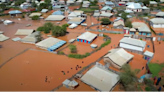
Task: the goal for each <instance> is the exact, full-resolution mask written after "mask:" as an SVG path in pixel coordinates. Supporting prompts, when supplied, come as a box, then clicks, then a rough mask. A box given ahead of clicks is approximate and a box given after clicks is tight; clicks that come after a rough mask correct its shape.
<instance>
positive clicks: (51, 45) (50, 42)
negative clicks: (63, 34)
mask: <svg viewBox="0 0 164 92" xmlns="http://www.w3.org/2000/svg"><path fill="white" fill-rule="evenodd" d="M65 43H66V41H63V40H60V39H57V38H53V37H49V38H47V39H45V40H42V41H40V42H38V43H36V44H35V45H36V46H37V47H39V48H41V49H45V50H48V51H54V50H56V49H58V48H59V47H61V46H62V45H64V44H65Z"/></svg>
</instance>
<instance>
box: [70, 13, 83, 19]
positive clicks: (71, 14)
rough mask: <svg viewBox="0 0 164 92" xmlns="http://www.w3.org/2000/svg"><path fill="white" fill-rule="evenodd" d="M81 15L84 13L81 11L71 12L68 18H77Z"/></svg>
mask: <svg viewBox="0 0 164 92" xmlns="http://www.w3.org/2000/svg"><path fill="white" fill-rule="evenodd" d="M81 16H82V13H81V12H71V13H70V14H69V15H68V19H72V18H75V17H81Z"/></svg>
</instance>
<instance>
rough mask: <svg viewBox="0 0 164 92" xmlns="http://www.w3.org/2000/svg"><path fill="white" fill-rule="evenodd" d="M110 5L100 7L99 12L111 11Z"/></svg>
mask: <svg viewBox="0 0 164 92" xmlns="http://www.w3.org/2000/svg"><path fill="white" fill-rule="evenodd" d="M112 9H113V8H112V7H110V6H104V7H103V8H102V9H101V13H105V12H109V13H111V12H112Z"/></svg>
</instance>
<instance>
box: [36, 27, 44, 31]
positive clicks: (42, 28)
mask: <svg viewBox="0 0 164 92" xmlns="http://www.w3.org/2000/svg"><path fill="white" fill-rule="evenodd" d="M44 29H45V27H42V26H41V27H38V28H37V31H44Z"/></svg>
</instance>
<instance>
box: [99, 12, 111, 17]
mask: <svg viewBox="0 0 164 92" xmlns="http://www.w3.org/2000/svg"><path fill="white" fill-rule="evenodd" d="M112 15H113V14H112V13H108V12H106V13H102V14H100V16H101V17H111V16H112Z"/></svg>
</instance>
